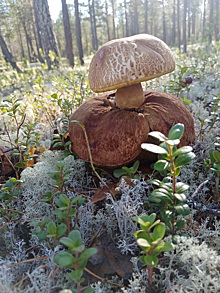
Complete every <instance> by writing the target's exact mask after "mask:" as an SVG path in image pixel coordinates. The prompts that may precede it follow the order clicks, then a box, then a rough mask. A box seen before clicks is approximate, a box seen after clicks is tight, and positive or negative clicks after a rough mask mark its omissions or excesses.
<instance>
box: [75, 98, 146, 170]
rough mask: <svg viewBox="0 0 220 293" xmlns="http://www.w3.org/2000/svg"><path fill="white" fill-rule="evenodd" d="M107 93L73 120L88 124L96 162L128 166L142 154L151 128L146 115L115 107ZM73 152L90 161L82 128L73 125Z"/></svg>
mask: <svg viewBox="0 0 220 293" xmlns="http://www.w3.org/2000/svg"><path fill="white" fill-rule="evenodd" d="M107 96H108V95H106V94H103V95H100V96H98V97H95V98H92V99H89V100H87V101H86V102H85V103H84V104H82V105H81V106H80V107H79V108H78V109H77V110H76V111H75V112H74V113H73V115H72V117H71V119H70V121H71V120H78V121H80V122H81V123H83V124H84V126H85V129H86V132H87V135H88V140H89V145H90V148H91V154H92V159H93V163H94V164H96V165H99V166H105V167H116V166H121V165H124V164H127V163H128V162H130V161H132V160H133V159H135V158H136V157H137V156H138V155H139V154H140V152H141V144H142V143H143V142H145V141H146V140H147V137H148V133H149V127H148V122H147V120H146V119H145V117H144V115H143V114H142V113H137V112H135V111H127V110H123V109H119V108H116V107H112V104H111V103H110V101H109V100H108V99H107ZM69 135H70V140H71V142H72V145H71V147H72V151H73V152H74V153H75V154H77V155H78V156H79V157H80V158H82V159H83V160H84V161H87V162H89V161H90V160H89V153H88V146H87V145H86V141H85V135H84V132H83V130H82V128H81V127H80V126H79V125H78V124H77V123H73V122H70V123H69Z"/></svg>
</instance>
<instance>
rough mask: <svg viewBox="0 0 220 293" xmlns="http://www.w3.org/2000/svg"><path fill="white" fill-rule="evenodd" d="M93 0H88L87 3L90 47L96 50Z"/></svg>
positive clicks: (96, 40)
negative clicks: (90, 35)
mask: <svg viewBox="0 0 220 293" xmlns="http://www.w3.org/2000/svg"><path fill="white" fill-rule="evenodd" d="M94 2H95V1H94V0H92V3H91V2H90V0H88V4H89V17H90V24H91V33H92V49H93V50H94V51H97V49H98V39H97V30H96V15H95V3H94Z"/></svg>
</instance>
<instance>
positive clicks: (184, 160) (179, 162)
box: [175, 152, 196, 167]
mask: <svg viewBox="0 0 220 293" xmlns="http://www.w3.org/2000/svg"><path fill="white" fill-rule="evenodd" d="M195 157H196V155H195V154H194V153H192V152H189V153H186V154H183V155H180V156H178V157H177V158H176V160H175V166H176V167H181V166H184V165H186V164H188V163H189V162H191V161H192V160H193V159H195Z"/></svg>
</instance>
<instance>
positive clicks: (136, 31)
mask: <svg viewBox="0 0 220 293" xmlns="http://www.w3.org/2000/svg"><path fill="white" fill-rule="evenodd" d="M133 10H134V14H133V15H134V17H133V34H134V35H136V34H139V17H138V3H137V0H134V5H133Z"/></svg>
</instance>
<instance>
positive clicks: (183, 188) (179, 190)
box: [176, 182, 189, 193]
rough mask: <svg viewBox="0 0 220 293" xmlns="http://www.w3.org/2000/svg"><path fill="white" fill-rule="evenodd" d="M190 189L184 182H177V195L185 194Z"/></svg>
mask: <svg viewBox="0 0 220 293" xmlns="http://www.w3.org/2000/svg"><path fill="white" fill-rule="evenodd" d="M188 189H189V185H187V184H185V183H183V182H177V183H176V193H183V192H185V191H186V190H188Z"/></svg>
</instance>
